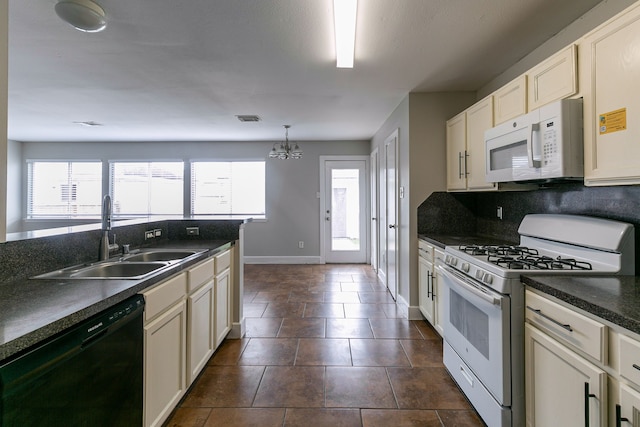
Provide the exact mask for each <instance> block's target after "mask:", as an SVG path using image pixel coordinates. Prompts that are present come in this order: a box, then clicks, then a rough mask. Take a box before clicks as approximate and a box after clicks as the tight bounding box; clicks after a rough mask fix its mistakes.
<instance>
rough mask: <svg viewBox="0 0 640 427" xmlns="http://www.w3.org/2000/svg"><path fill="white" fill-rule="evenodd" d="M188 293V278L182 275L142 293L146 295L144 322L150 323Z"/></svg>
mask: <svg viewBox="0 0 640 427" xmlns="http://www.w3.org/2000/svg"><path fill="white" fill-rule="evenodd" d="M186 293H187V276H186V274H185V273H180V274H178V275H177V276H174V277H172V278H170V279H168V280H167V281H165V282H162V283H160V284H159V285H157V286H154V287H153V288H151V289H149V290H146V291H144V292H143V293H142V295H144V302H145V308H144V320H145V322H148V321H149V320H151V319H153V318H154V317H155V316H157V315H158V314H160V313H162V312H163V311H164V310H166V309H167V308H169V307H170V306H171V305H173V304H174V303H176V302H178V301H180V299H182V298H184V296H185V295H186Z"/></svg>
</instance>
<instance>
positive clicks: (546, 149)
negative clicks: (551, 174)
mask: <svg viewBox="0 0 640 427" xmlns="http://www.w3.org/2000/svg"><path fill="white" fill-rule="evenodd" d="M551 124H553V122H551ZM559 155H560V154H559V153H558V138H557V135H556V130H555V129H553V128H551V129H549V130H546V131H544V133H543V137H542V164H543V166H546V165H548V164H550V163H555V162H556V161H557V160H558V156H559Z"/></svg>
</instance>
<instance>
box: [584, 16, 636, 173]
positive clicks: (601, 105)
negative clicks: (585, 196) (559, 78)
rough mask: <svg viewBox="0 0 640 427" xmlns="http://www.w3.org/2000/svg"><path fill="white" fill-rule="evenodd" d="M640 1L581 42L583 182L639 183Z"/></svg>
mask: <svg viewBox="0 0 640 427" xmlns="http://www.w3.org/2000/svg"><path fill="white" fill-rule="evenodd" d="M639 51H640V3H636V4H635V5H634V6H632V7H631V8H629V9H627V10H625V11H623V12H622V13H621V14H619V15H617V16H616V17H615V18H613V19H612V20H610V21H608V22H607V23H605V24H604V25H602V26H601V27H599V28H597V29H596V30H595V31H593V32H591V33H589V34H588V35H587V36H585V37H584V39H583V40H582V41H581V43H580V80H581V82H584V84H588V85H589V86H590V87H589V88H588V89H587V90H586V92H585V96H584V144H585V146H584V161H585V166H584V178H585V179H584V181H585V184H586V185H623V184H640V144H639V143H638V141H639V140H640V97H639V96H638V91H639V90H640V53H639Z"/></svg>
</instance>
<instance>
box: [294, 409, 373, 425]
mask: <svg viewBox="0 0 640 427" xmlns="http://www.w3.org/2000/svg"><path fill="white" fill-rule="evenodd" d="M310 426H313V427H361V426H362V422H361V420H360V410H358V409H315V408H313V409H307V408H289V409H287V414H286V415H285V418H284V427H310Z"/></svg>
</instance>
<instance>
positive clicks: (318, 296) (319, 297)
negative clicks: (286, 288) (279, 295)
mask: <svg viewBox="0 0 640 427" xmlns="http://www.w3.org/2000/svg"><path fill="white" fill-rule="evenodd" d="M322 301H324V291H307V290H305V291H291V293H290V294H289V302H322Z"/></svg>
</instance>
